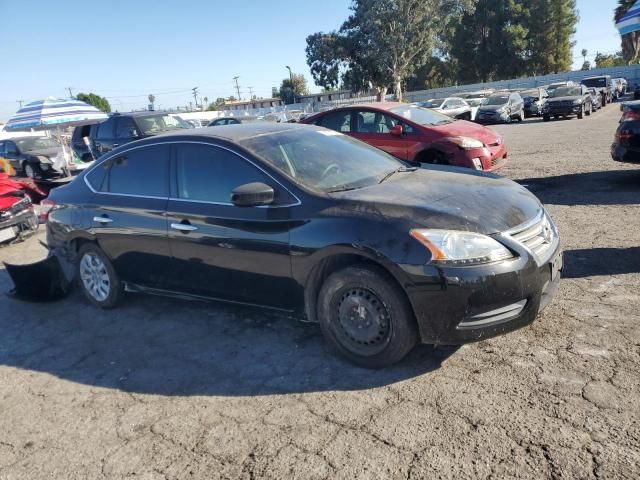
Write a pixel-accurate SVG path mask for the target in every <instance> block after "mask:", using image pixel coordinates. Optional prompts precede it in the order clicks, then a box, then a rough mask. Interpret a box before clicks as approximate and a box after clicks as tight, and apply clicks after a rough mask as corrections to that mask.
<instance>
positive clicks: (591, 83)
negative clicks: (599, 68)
mask: <svg viewBox="0 0 640 480" xmlns="http://www.w3.org/2000/svg"><path fill="white" fill-rule="evenodd" d="M582 84H583V85H586V86H587V87H606V86H607V79H606V78H604V77H599V78H587V79H585V80H582Z"/></svg>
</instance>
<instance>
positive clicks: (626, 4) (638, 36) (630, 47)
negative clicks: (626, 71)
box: [613, 0, 640, 65]
mask: <svg viewBox="0 0 640 480" xmlns="http://www.w3.org/2000/svg"><path fill="white" fill-rule="evenodd" d="M634 3H636V0H618V7H617V8H616V10H615V14H614V17H613V18H614V20H615V21H616V22H618V21H619V20H620V19H621V18H622V17H623V16H624V15H625V14H626V13H627V12H628V11H629V9H630V8H631V7H632V6H633V4H634ZM638 54H640V31H635V32H631V33H627V34H625V35H622V56H623V57H624V60H625V62H627V64H628V65H629V64H631V63H633V62H635V61H636V60H637V59H638Z"/></svg>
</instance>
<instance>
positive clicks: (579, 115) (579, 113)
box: [578, 103, 584, 120]
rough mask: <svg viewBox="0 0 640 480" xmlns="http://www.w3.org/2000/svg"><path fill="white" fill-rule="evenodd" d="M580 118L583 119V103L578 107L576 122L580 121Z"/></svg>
mask: <svg viewBox="0 0 640 480" xmlns="http://www.w3.org/2000/svg"><path fill="white" fill-rule="evenodd" d="M582 117H584V103H583V104H582V105H580V111H579V112H578V120H582Z"/></svg>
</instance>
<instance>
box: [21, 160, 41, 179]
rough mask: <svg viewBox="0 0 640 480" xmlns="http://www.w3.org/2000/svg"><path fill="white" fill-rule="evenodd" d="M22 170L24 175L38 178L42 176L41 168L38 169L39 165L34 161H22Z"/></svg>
mask: <svg viewBox="0 0 640 480" xmlns="http://www.w3.org/2000/svg"><path fill="white" fill-rule="evenodd" d="M22 171H23V172H24V176H25V177H29V178H38V177H41V176H42V169H40V166H39V165H38V164H36V163H30V162H23V163H22Z"/></svg>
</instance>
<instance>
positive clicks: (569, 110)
mask: <svg viewBox="0 0 640 480" xmlns="http://www.w3.org/2000/svg"><path fill="white" fill-rule="evenodd" d="M581 110H582V105H572V106H566V107H565V106H562V107H549V108H545V110H544V114H545V115H551V116H552V117H553V116H554V115H563V116H564V115H567V116H568V115H577V114H578V113H580V111H581Z"/></svg>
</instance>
